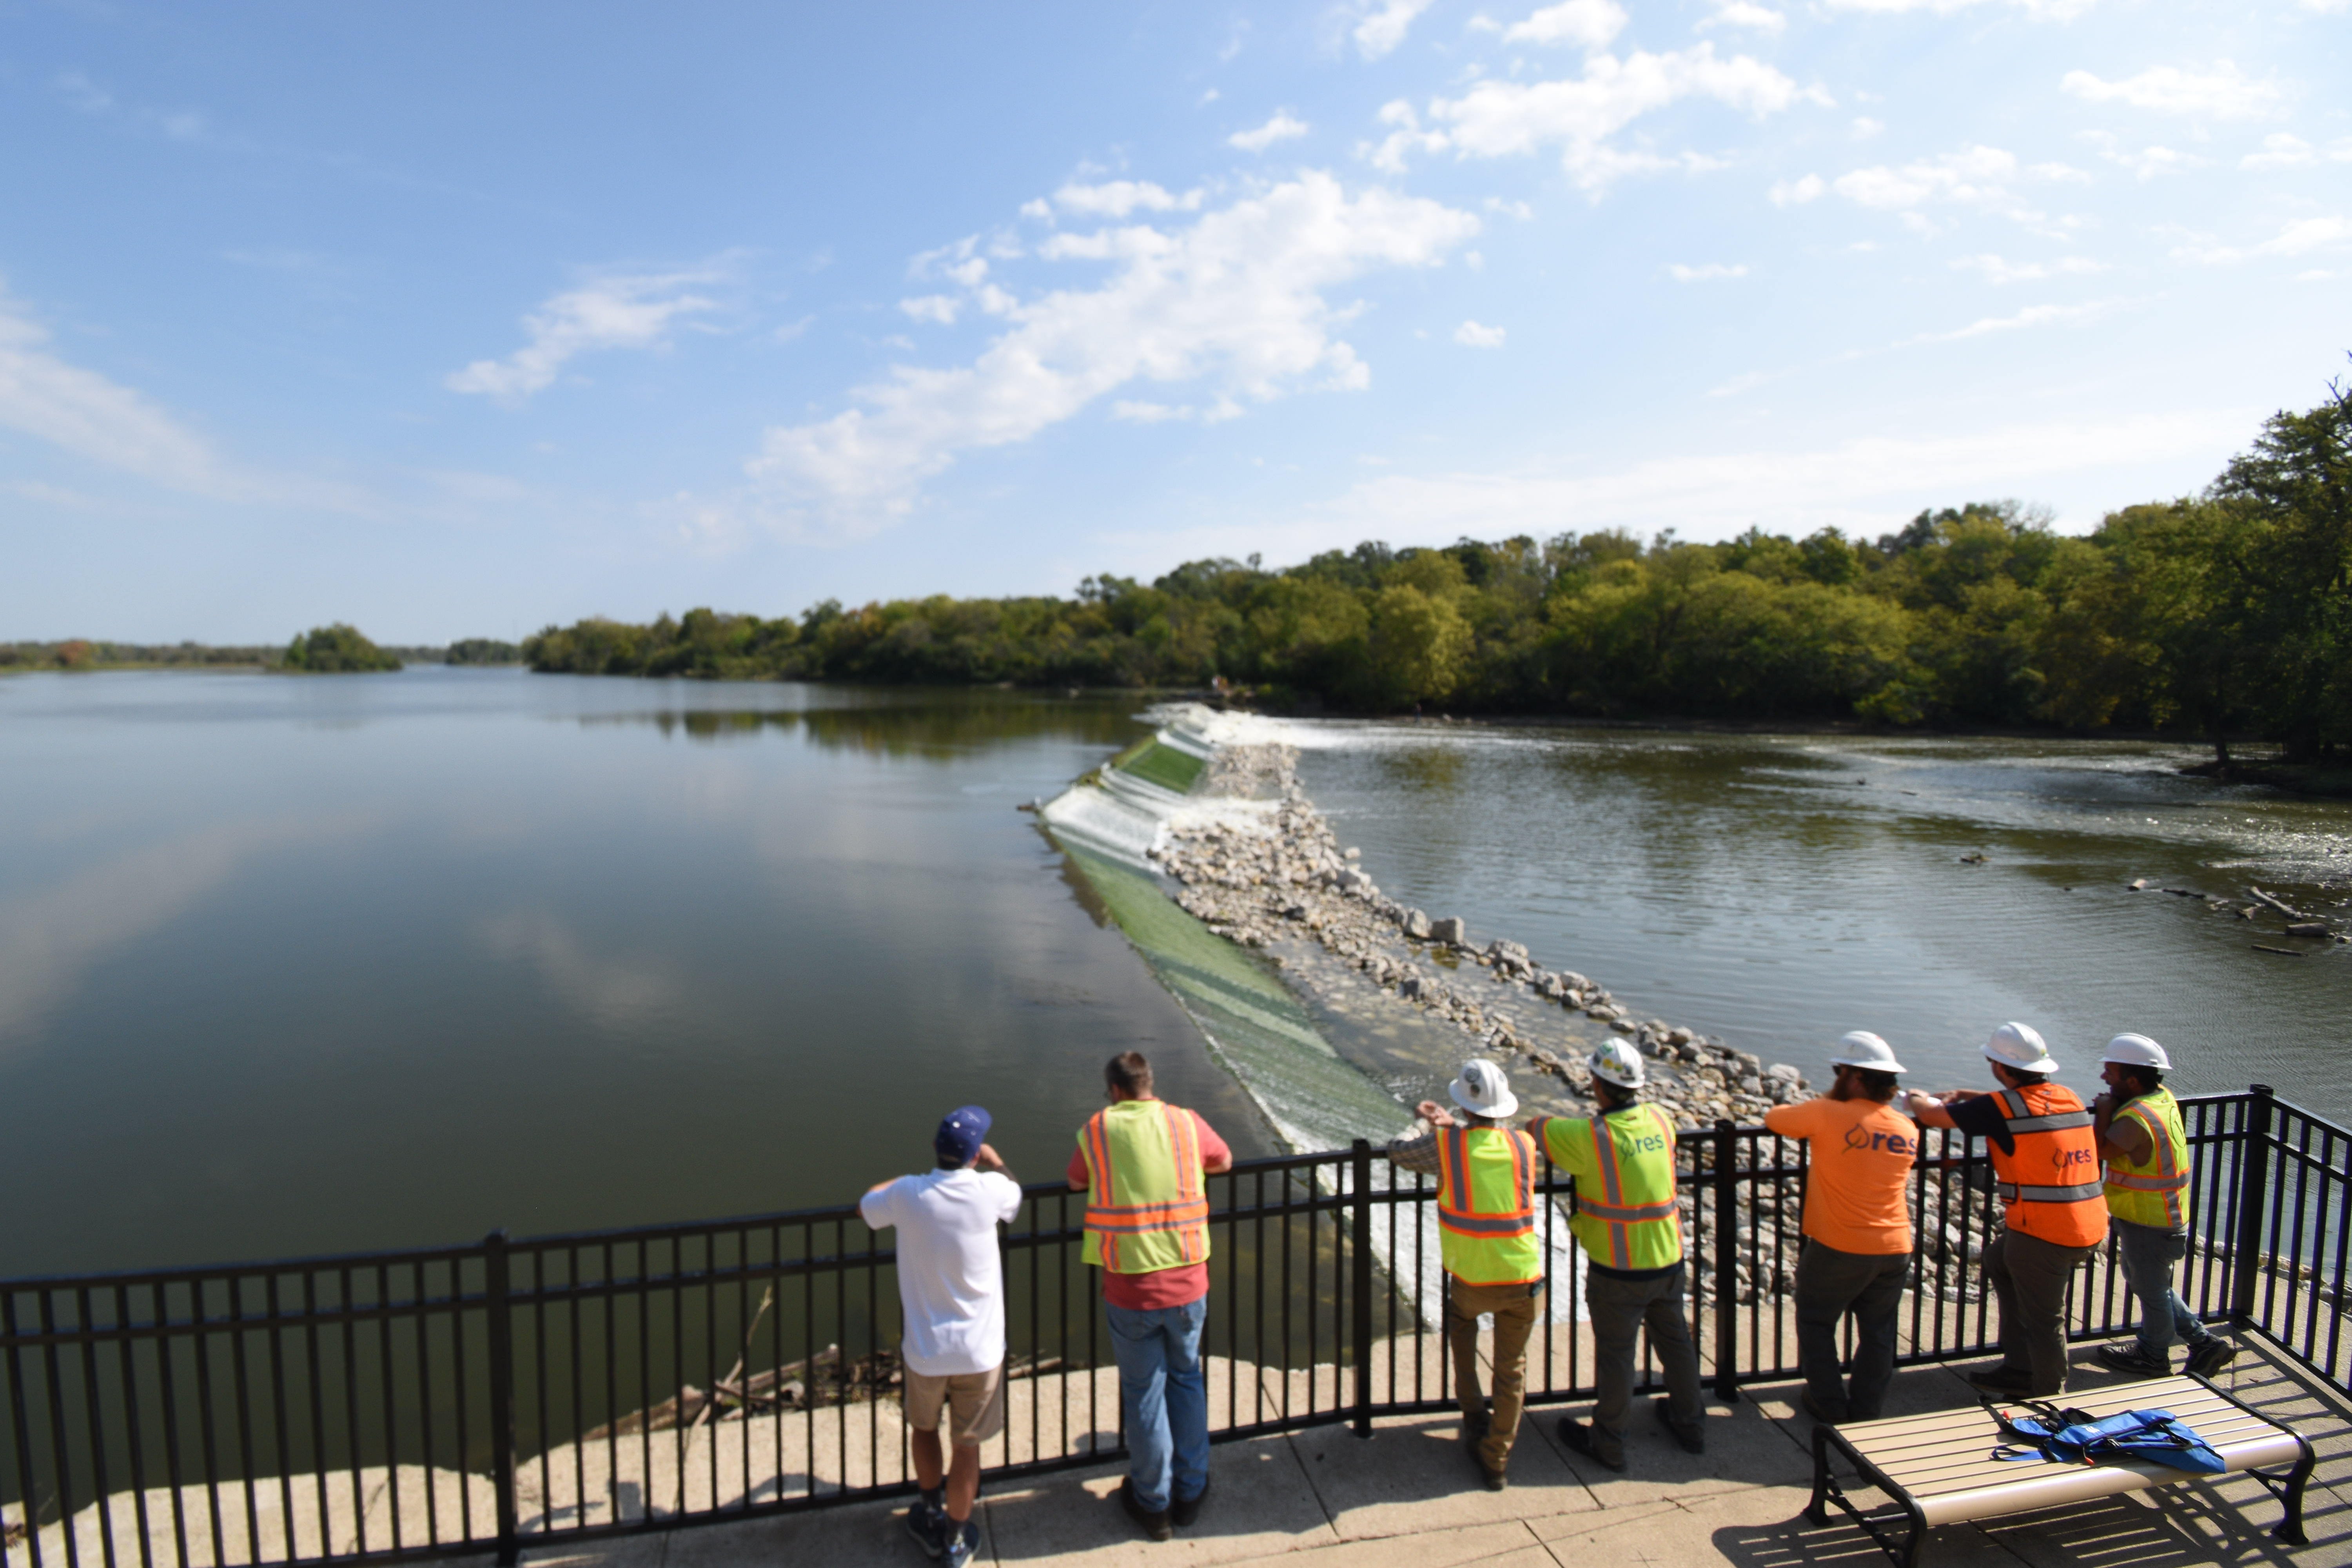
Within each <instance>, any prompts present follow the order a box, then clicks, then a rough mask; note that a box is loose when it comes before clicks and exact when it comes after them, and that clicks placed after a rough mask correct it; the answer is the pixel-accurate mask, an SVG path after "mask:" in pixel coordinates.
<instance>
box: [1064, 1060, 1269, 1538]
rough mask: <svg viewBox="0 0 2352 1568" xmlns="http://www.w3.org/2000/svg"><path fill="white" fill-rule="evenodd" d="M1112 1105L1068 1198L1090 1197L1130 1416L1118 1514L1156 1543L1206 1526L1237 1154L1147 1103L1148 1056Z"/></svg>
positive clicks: (1124, 1072)
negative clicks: (1211, 1181)
mask: <svg viewBox="0 0 2352 1568" xmlns="http://www.w3.org/2000/svg"><path fill="white" fill-rule="evenodd" d="M1103 1079H1104V1082H1105V1085H1106V1087H1107V1089H1108V1092H1109V1096H1110V1104H1109V1106H1108V1107H1107V1108H1106V1109H1104V1110H1097V1111H1096V1112H1095V1114H1094V1115H1093V1116H1092V1117H1091V1118H1090V1119H1088V1121H1087V1124H1086V1125H1085V1126H1084V1127H1082V1128H1080V1129H1078V1152H1076V1154H1073V1155H1072V1156H1070V1169H1069V1178H1070V1186H1071V1188H1072V1190H1074V1191H1076V1192H1082V1193H1085V1194H1087V1221H1086V1225H1087V1239H1086V1246H1085V1250H1084V1253H1083V1256H1084V1257H1085V1258H1086V1260H1087V1262H1088V1263H1092V1264H1097V1265H1099V1266H1100V1267H1101V1268H1102V1271H1103V1274H1102V1293H1103V1309H1104V1315H1105V1316H1106V1317H1108V1319H1109V1321H1110V1344H1111V1352H1112V1353H1113V1354H1114V1355H1116V1356H1117V1357H1118V1397H1119V1405H1120V1407H1121V1408H1122V1409H1123V1410H1124V1412H1125V1413H1126V1415H1127V1449H1128V1462H1127V1479H1126V1480H1124V1481H1122V1482H1121V1483H1119V1489H1118V1501H1119V1506H1120V1507H1121V1508H1123V1509H1125V1510H1127V1514H1128V1517H1129V1518H1130V1519H1132V1520H1134V1521H1135V1522H1136V1523H1137V1524H1139V1525H1140V1526H1141V1527H1142V1528H1143V1532H1144V1533H1145V1534H1146V1535H1149V1536H1150V1537H1151V1539H1152V1540H1154V1541H1165V1540H1167V1539H1168V1538H1169V1536H1170V1535H1171V1533H1172V1531H1173V1527H1175V1526H1178V1525H1185V1526H1189V1525H1191V1524H1192V1521H1193V1520H1194V1519H1196V1518H1197V1517H1199V1515H1200V1511H1201V1501H1202V1499H1203V1498H1204V1497H1206V1496H1207V1495H1208V1491H1209V1385H1208V1379H1207V1378H1206V1376H1205V1375H1204V1374H1203V1373H1202V1368H1201V1330H1202V1326H1203V1325H1205V1324H1206V1323H1207V1322H1208V1321H1209V1195H1208V1191H1207V1187H1206V1184H1205V1183H1204V1182H1203V1180H1202V1178H1203V1177H1204V1176H1212V1175H1215V1174H1216V1173H1219V1172H1221V1171H1230V1170H1232V1169H1233V1167H1234V1155H1233V1151H1232V1150H1230V1149H1228V1148H1227V1147H1226V1146H1225V1141H1224V1140H1223V1139H1222V1138H1220V1137H1218V1136H1217V1134H1216V1133H1215V1131H1213V1130H1212V1129H1211V1128H1210V1126H1209V1124H1208V1122H1206V1121H1203V1120H1202V1118H1201V1116H1200V1114H1199V1113H1198V1112H1196V1111H1191V1110H1184V1109H1183V1108H1181V1106H1174V1105H1168V1104H1164V1103H1162V1102H1161V1101H1160V1100H1154V1099H1153V1098H1152V1096H1151V1064H1150V1062H1149V1061H1147V1060H1145V1059H1144V1056H1143V1053H1142V1052H1141V1051H1126V1052H1123V1053H1121V1054H1120V1055H1118V1056H1115V1057H1113V1058H1111V1059H1110V1062H1109V1065H1108V1067H1106V1068H1104V1069H1103Z"/></svg>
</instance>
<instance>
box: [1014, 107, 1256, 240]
mask: <svg viewBox="0 0 2352 1568" xmlns="http://www.w3.org/2000/svg"><path fill="white" fill-rule="evenodd" d="M1276 118H1277V119H1279V118H1280V116H1278V115H1277V116H1276ZM1201 199H1202V196H1201V193H1200V192H1199V191H1196V190H1195V191H1186V192H1185V193H1184V194H1183V195H1181V196H1178V195H1169V193H1168V192H1166V191H1164V190H1162V189H1161V188H1160V187H1159V186H1158V185H1155V184H1152V183H1151V182H1150V181H1149V180H1108V181H1106V182H1104V183H1103V184H1099V185H1081V184H1067V185H1064V186H1063V187H1062V188H1061V189H1060V190H1058V191H1055V193H1054V205H1055V206H1057V207H1059V208H1061V209H1062V210H1063V211H1064V212H1066V213H1076V214H1078V215H1079V216H1083V217H1125V216H1128V215H1129V213H1134V212H1154V213H1166V212H1193V211H1196V210H1198V209H1199V207H1200V205H1201ZM1022 210H1023V211H1024V212H1025V211H1027V210H1028V209H1027V208H1025V207H1024V208H1023V209H1022Z"/></svg>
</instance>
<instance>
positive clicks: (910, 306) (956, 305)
mask: <svg viewBox="0 0 2352 1568" xmlns="http://www.w3.org/2000/svg"><path fill="white" fill-rule="evenodd" d="M898 309H900V310H904V311H906V312H907V314H908V315H909V316H912V317H913V318H914V319H915V320H917V321H937V322H938V323H939V324H940V326H943V327H952V326H954V325H955V319H956V315H957V313H958V312H959V311H961V310H962V309H963V301H962V300H959V299H957V298H955V296H953V295H951V294H925V295H923V296H922V297H921V298H919V299H915V300H899V301H898Z"/></svg>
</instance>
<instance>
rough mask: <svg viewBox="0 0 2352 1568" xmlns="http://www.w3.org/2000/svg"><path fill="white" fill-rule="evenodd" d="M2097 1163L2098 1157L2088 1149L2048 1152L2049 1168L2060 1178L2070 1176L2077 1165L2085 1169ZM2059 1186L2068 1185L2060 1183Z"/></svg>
mask: <svg viewBox="0 0 2352 1568" xmlns="http://www.w3.org/2000/svg"><path fill="white" fill-rule="evenodd" d="M2097 1163H2099V1157H2098V1155H2097V1154H2096V1153H2095V1152H2093V1151H2091V1150H2089V1149H2053V1150H2052V1151H2051V1152H2050V1164H2051V1168H2052V1169H2053V1170H2055V1171H2056V1172H2057V1173H2059V1174H2060V1175H2062V1176H2063V1175H2067V1174H2070V1173H2072V1172H2073V1170H2074V1167H2075V1166H2077V1165H2081V1166H2084V1167H2085V1168H2087V1167H2089V1166H2092V1165H2095V1164H2097ZM2060 1185H2061V1186H2064V1185H2067V1184H2066V1183H2063V1182H2062V1183H2060Z"/></svg>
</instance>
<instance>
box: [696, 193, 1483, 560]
mask: <svg viewBox="0 0 2352 1568" xmlns="http://www.w3.org/2000/svg"><path fill="white" fill-rule="evenodd" d="M1477 229H1478V220H1477V219H1476V218H1475V216H1472V215H1470V214H1468V213H1465V212H1459V211H1456V210H1454V209H1453V208H1450V207H1446V206H1444V205H1440V204H1439V203H1436V202H1433V201H1430V200H1426V199H1423V198H1417V197H1408V196H1402V195H1397V194H1395V193H1393V192H1391V191H1386V190H1380V189H1372V190H1367V191H1364V192H1362V193H1361V194H1360V195H1349V193H1348V192H1347V191H1346V190H1345V189H1344V188H1343V187H1342V186H1341V185H1340V184H1339V181H1337V180H1335V179H1333V178H1332V177H1331V176H1330V175H1328V174H1322V173H1319V172H1309V173H1307V174H1301V175H1299V176H1298V177H1297V179H1295V180H1290V181H1287V182H1285V183H1283V184H1276V185H1274V186H1271V187H1268V188H1266V189H1265V190H1263V191H1260V192H1257V193H1255V194H1253V195H1249V196H1247V197H1244V198H1243V199H1241V200H1238V201H1236V202H1234V203H1233V204H1232V205H1229V206H1225V207H1223V208H1219V209H1217V210H1214V211H1212V212H1209V213H1207V214H1205V215H1204V216H1202V217H1201V218H1199V219H1198V220H1197V221H1195V222H1194V223H1192V225H1191V226H1189V227H1181V228H1170V229H1159V228H1154V227H1151V226H1148V225H1139V226H1133V227H1129V228H1122V229H1118V230H1113V231H1109V232H1108V235H1107V236H1105V237H1103V242H1102V244H1101V246H1100V247H1099V249H1100V254H1101V256H1102V257H1103V258H1105V259H1108V260H1111V261H1112V262H1114V263H1115V266H1116V270H1115V271H1114V272H1113V274H1112V275H1111V277H1110V278H1109V279H1108V280H1107V281H1105V282H1103V283H1102V284H1100V285H1099V286H1097V287H1095V288H1092V289H1057V290H1055V291H1053V292H1050V293H1045V294H1043V295H1040V296H1037V297H1035V298H1034V299H1028V300H1015V301H1012V302H1011V303H1009V305H1008V307H1007V309H1006V310H1005V312H1004V313H1005V315H1006V318H1007V320H1008V321H1009V322H1010V323H1011V324H1010V326H1009V328H1008V330H1007V331H1004V332H1003V335H1001V336H1000V337H998V338H997V339H996V340H995V341H994V342H992V343H990V344H989V345H988V347H987V348H986V349H985V350H984V351H983V352H982V353H981V355H980V356H979V358H977V359H976V360H974V361H973V362H972V363H970V364H968V365H962V366H958V367H955V368H952V369H943V370H942V369H930V368H926V367H917V366H910V365H900V366H897V367H894V368H893V369H892V371H891V373H890V374H889V376H888V377H887V379H885V380H883V381H881V382H878V383H876V384H871V385H868V386H865V387H861V388H859V389H857V390H856V393H855V394H854V395H853V396H854V399H855V401H856V406H855V407H853V408H850V409H848V410H847V411H845V412H844V413H841V414H838V415H835V416H833V417H831V418H829V419H824V420H820V421H817V422H815V423H812V424H807V425H796V426H777V427H774V428H772V429H771V430H769V431H768V432H767V433H766V436H765V437H764V439H763V441H762V443H761V450H760V452H759V455H758V456H757V457H755V458H752V459H751V461H750V462H749V463H748V464H747V465H746V471H747V472H748V473H749V474H750V475H751V479H752V489H751V492H750V493H749V494H747V495H746V496H744V497H741V498H738V500H737V502H736V503H734V504H738V505H740V506H741V507H744V508H748V509H750V510H752V511H754V512H756V513H757V514H758V515H759V518H760V520H761V521H764V522H766V523H768V524H770V525H771V526H777V527H782V528H784V529H786V530H792V531H803V532H830V533H835V534H841V533H860V532H866V531H872V530H873V529H875V528H877V527H881V526H885V525H887V523H889V522H890V521H893V520H894V519H896V518H898V517H900V516H903V515H904V514H905V513H906V512H908V510H910V509H911V508H912V507H913V506H914V504H915V502H916V501H917V500H918V499H919V492H920V489H921V487H922V485H923V484H924V483H925V481H927V480H929V479H932V478H934V477H936V476H937V475H938V474H940V472H942V471H943V470H945V469H946V468H949V467H950V465H951V464H953V463H954V462H955V460H956V459H957V458H958V457H959V456H961V455H962V454H964V453H968V452H972V451H978V450H982V449H985V448H989V447H1006V446H1013V445H1017V444H1018V443H1021V442H1024V441H1026V440H1029V439H1031V438H1032V437H1035V436H1036V435H1038V434H1039V433H1040V432H1042V431H1044V430H1046V429H1049V428H1051V427H1052V426H1055V425H1057V424H1060V423H1062V422H1063V421H1065V420H1067V419H1069V418H1071V417H1073V416H1076V414H1078V413H1079V412H1080V411H1081V410H1083V409H1084V408H1086V407H1087V405H1090V404H1092V403H1094V402H1096V401H1097V399H1100V398H1103V397H1106V396H1108V395H1110V394H1112V393H1113V392H1116V391H1118V390H1119V389H1120V388H1123V387H1126V386H1128V385H1129V384H1132V383H1136V382H1145V383H1152V384H1162V385H1167V384H1177V383H1185V382H1199V381H1207V382H1210V383H1212V384H1213V389H1214V391H1215V392H1217V393H1218V394H1219V395H1220V396H1219V399H1218V402H1217V403H1216V404H1215V405H1213V406H1212V407H1210V408H1209V409H1208V410H1207V411H1206V412H1205V413H1204V414H1203V415H1202V418H1203V419H1204V420H1214V419H1217V418H1222V417H1228V416H1232V415H1234V414H1238V413H1239V412H1241V411H1242V408H1243V400H1244V399H1246V400H1249V401H1255V402H1264V401H1266V400H1268V399H1271V398H1275V397H1278V396H1281V395H1285V394H1286V393H1290V392H1294V391H1297V390H1301V389H1304V388H1309V387H1324V388H1333V389H1349V388H1357V387H1361V386H1364V385H1366V384H1369V382H1370V374H1371V373H1370V367H1369V366H1368V365H1366V364H1365V363H1363V361H1362V360H1361V359H1360V358H1359V357H1358V356H1357V354H1356V352H1355V350H1354V349H1353V348H1352V347H1351V346H1350V345H1349V344H1348V343H1347V342H1344V341H1340V340H1338V339H1336V338H1335V337H1334V336H1333V329H1334V328H1335V327H1336V326H1337V325H1338V324H1339V322H1340V321H1342V320H1343V319H1344V312H1343V311H1342V310H1339V309H1338V308H1336V307H1334V306H1333V305H1332V304H1331V303H1330V302H1329V301H1328V300H1327V299H1326V298H1325V292H1326V290H1328V289H1332V288H1334V287H1337V286H1338V285H1339V284H1342V283H1345V282H1347V281H1349V280H1350V279H1355V278H1358V277H1360V276H1361V275H1363V274H1364V273H1366V272H1369V271H1372V270H1375V269H1379V268H1391V267H1430V266H1434V265H1437V264H1438V263H1440V262H1442V261H1443V260H1444V258H1445V257H1446V255H1447V254H1448V253H1449V252H1451V251H1453V250H1454V249H1455V248H1456V247H1459V246H1461V245H1462V244H1463V243H1464V242H1465V241H1466V240H1468V239H1469V238H1470V237H1471V236H1473V235H1475V233H1476V232H1477ZM1070 238H1074V239H1075V238H1078V237H1070ZM1071 254H1076V252H1075V251H1073V252H1071ZM1040 255H1041V257H1048V258H1050V257H1049V253H1047V252H1045V251H1044V250H1041V252H1040ZM991 286H992V285H991ZM1138 406H1141V405H1140V404H1139V405H1138ZM1126 417H1129V418H1133V417H1136V416H1135V415H1132V414H1130V415H1127V416H1126Z"/></svg>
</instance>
